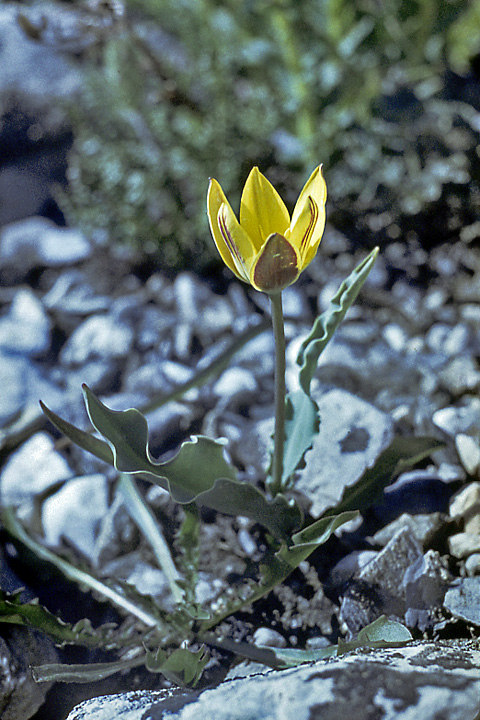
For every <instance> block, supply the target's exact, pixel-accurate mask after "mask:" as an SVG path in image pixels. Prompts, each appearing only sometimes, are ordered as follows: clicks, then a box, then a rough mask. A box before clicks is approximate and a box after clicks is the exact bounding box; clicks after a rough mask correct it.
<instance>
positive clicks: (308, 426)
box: [282, 390, 320, 489]
mask: <svg viewBox="0 0 480 720" xmlns="http://www.w3.org/2000/svg"><path fill="white" fill-rule="evenodd" d="M319 425H320V423H319V417H318V407H317V404H316V403H315V402H314V400H312V398H311V397H309V396H308V395H306V394H305V393H304V392H303V390H297V391H296V392H292V393H289V394H288V395H287V417H286V422H285V446H284V452H283V476H282V486H283V488H285V489H286V488H288V487H289V480H291V477H292V475H293V473H294V472H295V470H296V469H297V468H298V466H299V464H300V463H301V461H302V460H303V456H304V455H305V453H306V452H307V450H308V449H309V448H310V447H311V445H312V442H313V439H314V437H315V435H316V434H317V433H318V429H319Z"/></svg>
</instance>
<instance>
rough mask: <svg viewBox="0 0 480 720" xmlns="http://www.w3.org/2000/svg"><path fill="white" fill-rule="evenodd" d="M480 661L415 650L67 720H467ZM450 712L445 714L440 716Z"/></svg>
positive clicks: (448, 651) (451, 651) (445, 645)
mask: <svg viewBox="0 0 480 720" xmlns="http://www.w3.org/2000/svg"><path fill="white" fill-rule="evenodd" d="M479 667H480V653H479V652H478V650H476V649H475V644H474V643H468V642H467V641H464V642H463V643H462V641H453V642H451V643H449V642H448V641H441V640H440V641H438V642H435V643H433V642H429V643H428V642H417V643H412V644H411V645H410V646H407V647H404V648H396V649H394V650H368V651H357V652H355V653H349V654H347V655H344V656H342V657H340V658H332V659H330V660H323V661H319V662H316V663H313V664H308V665H303V666H300V667H297V668H292V669H290V670H283V671H275V670H272V671H266V672H263V673H257V674H255V675H252V676H250V677H246V678H245V677H244V678H238V679H235V680H227V681H225V682H223V683H222V684H220V685H218V686H217V687H214V688H210V689H208V690H204V691H203V692H198V691H185V690H173V691H172V690H164V691H161V690H160V691H137V692H129V693H124V694H121V695H107V696H104V697H99V698H93V699H92V700H87V701H86V702H83V703H81V704H80V705H79V706H78V707H76V708H75V709H74V710H72V711H71V713H70V715H69V716H68V718H67V720H117V719H119V720H142V718H144V719H146V718H149V720H160V719H161V718H162V719H163V720H167V718H168V720H194V719H195V720H198V718H209V719H210V718H221V719H222V720H246V719H247V718H249V719H250V718H252V719H253V718H255V720H279V719H280V718H296V719H297V720H307V719H308V720H315V719H318V720H320V718H321V720H338V718H342V717H351V716H354V717H355V718H356V719H357V720H378V719H379V718H382V720H412V719H413V718H422V720H438V718H439V717H447V716H446V715H445V712H447V713H448V720H466V719H467V718H473V717H474V715H475V713H476V712H477V711H478V694H479V692H480V678H479V674H478V668H479ZM447 708H448V710H446V709H447Z"/></svg>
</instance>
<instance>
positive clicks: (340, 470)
mask: <svg viewBox="0 0 480 720" xmlns="http://www.w3.org/2000/svg"><path fill="white" fill-rule="evenodd" d="M315 400H316V401H317V403H318V406H319V409H320V418H321V425H320V433H319V434H318V436H317V437H316V438H315V440H314V441H313V445H312V448H311V450H309V451H308V452H307V453H306V456H305V461H306V464H305V469H304V470H302V473H301V476H300V477H299V479H298V480H297V482H296V484H295V488H296V489H298V490H299V491H301V492H302V493H303V494H304V495H305V496H306V497H307V498H308V499H309V500H310V501H311V503H312V504H311V507H310V512H311V514H312V515H313V516H314V517H319V516H320V515H321V514H322V513H323V512H324V511H325V510H327V509H328V508H331V507H335V505H337V503H338V501H339V500H340V499H341V497H342V494H343V491H344V490H345V488H347V487H349V486H350V485H353V484H354V483H355V482H356V481H357V480H358V479H359V478H360V477H361V476H362V474H363V473H364V472H365V470H366V469H367V468H369V467H372V465H373V464H374V462H375V460H376V459H377V457H378V456H379V454H380V453H381V451H382V450H383V449H384V448H385V447H386V446H387V445H388V443H389V442H390V441H391V439H392V436H393V422H392V420H391V418H389V417H388V416H387V415H386V414H385V413H382V412H380V411H379V410H377V409H376V408H375V407H373V405H370V404H369V403H366V402H364V401H363V400H361V399H360V398H358V397H356V396H355V395H352V394H351V393H348V392H346V391H344V390H331V391H329V392H327V393H325V394H324V395H320V397H315Z"/></svg>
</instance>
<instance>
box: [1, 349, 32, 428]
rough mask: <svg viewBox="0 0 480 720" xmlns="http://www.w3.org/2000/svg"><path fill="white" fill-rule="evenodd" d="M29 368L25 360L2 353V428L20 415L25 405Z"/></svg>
mask: <svg viewBox="0 0 480 720" xmlns="http://www.w3.org/2000/svg"><path fill="white" fill-rule="evenodd" d="M27 373H28V367H27V366H26V363H25V358H21V357H18V356H15V355H8V354H3V353H0V388H2V390H1V397H2V402H1V403H0V427H2V426H4V425H6V424H7V423H9V422H10V421H11V420H13V419H14V418H15V416H17V415H19V414H20V412H21V411H22V408H23V407H24V404H25V399H26V395H27V389H26V387H25V376H26V374H27Z"/></svg>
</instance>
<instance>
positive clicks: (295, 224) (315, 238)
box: [285, 165, 327, 270]
mask: <svg viewBox="0 0 480 720" xmlns="http://www.w3.org/2000/svg"><path fill="white" fill-rule="evenodd" d="M326 199H327V186H326V184H325V180H324V179H323V175H322V166H321V165H319V166H318V167H317V168H316V169H315V170H314V171H313V173H312V174H311V175H310V177H309V179H308V180H307V182H306V183H305V186H304V188H303V190H302V192H301V193H300V196H299V198H298V200H297V204H296V205H295V209H294V211H293V215H292V223H291V226H290V231H289V232H287V233H286V234H285V236H286V238H287V239H288V240H290V242H291V243H292V244H293V245H294V246H295V247H296V248H297V249H298V251H299V253H300V257H301V269H302V270H303V269H304V268H305V267H306V266H307V265H308V264H309V263H310V262H311V260H312V259H313V258H314V256H315V253H316V252H317V249H318V245H319V243H320V240H321V239H322V235H323V231H324V229H325V202H326Z"/></svg>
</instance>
